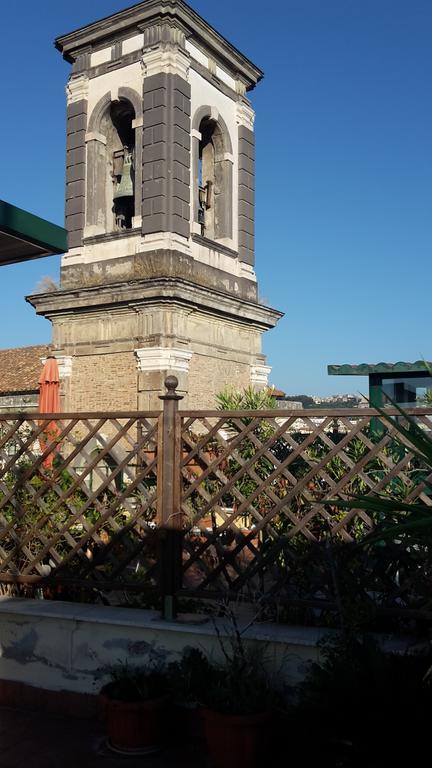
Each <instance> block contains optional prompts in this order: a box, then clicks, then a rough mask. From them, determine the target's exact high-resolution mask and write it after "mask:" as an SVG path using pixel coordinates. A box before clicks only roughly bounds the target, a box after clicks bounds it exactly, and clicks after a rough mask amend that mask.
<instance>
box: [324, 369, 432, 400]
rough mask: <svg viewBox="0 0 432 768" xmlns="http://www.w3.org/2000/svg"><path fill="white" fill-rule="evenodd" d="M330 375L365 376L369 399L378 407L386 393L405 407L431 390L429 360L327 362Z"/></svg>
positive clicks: (431, 371) (431, 377) (431, 374)
mask: <svg viewBox="0 0 432 768" xmlns="http://www.w3.org/2000/svg"><path fill="white" fill-rule="evenodd" d="M327 373H328V374H329V375H330V376H368V378H369V402H370V404H371V406H373V407H374V406H378V407H382V406H383V405H385V403H386V395H387V396H389V397H391V399H392V400H393V401H394V402H396V403H398V404H400V405H405V406H407V407H409V406H414V405H416V404H419V402H420V404H421V396H422V394H421V393H422V392H423V390H424V391H426V390H427V389H432V362H427V361H426V360H416V361H415V362H414V363H405V362H398V363H373V364H370V363H359V364H358V365H349V364H344V365H329V366H327Z"/></svg>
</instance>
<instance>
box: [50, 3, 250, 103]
mask: <svg viewBox="0 0 432 768" xmlns="http://www.w3.org/2000/svg"><path fill="white" fill-rule="evenodd" d="M155 21H161V22H167V21H171V22H173V23H175V24H177V25H179V27H180V28H181V29H182V30H185V31H186V33H188V36H190V37H191V38H193V39H195V40H197V41H199V42H200V44H201V45H203V46H204V47H205V48H206V50H208V51H209V53H210V54H211V55H212V56H213V57H214V58H215V59H218V60H220V61H221V62H223V63H224V64H225V66H226V67H227V68H228V69H229V71H231V72H233V73H234V74H235V75H237V76H239V77H240V78H241V79H242V80H243V81H244V82H245V84H246V88H247V90H251V89H252V88H254V86H255V85H256V84H257V82H259V80H261V78H262V76H263V72H262V71H261V70H260V69H259V68H258V67H257V66H255V64H253V63H252V62H251V61H250V60H249V59H248V58H246V56H244V55H243V54H242V53H240V51H238V50H237V48H235V47H234V46H233V45H231V43H229V42H228V40H226V39H225V38H224V37H223V36H222V35H220V34H219V33H218V32H217V31H216V30H215V29H214V28H213V27H211V26H210V25H209V24H208V23H207V22H206V21H205V20H204V19H203V18H202V17H201V16H199V15H198V14H197V13H196V12H195V11H194V10H192V8H190V7H189V6H188V5H187V4H186V3H185V2H184V1H183V0H147V1H146V2H144V3H139V4H138V5H134V6H133V7H132V8H126V9H125V10H123V11H120V12H119V13H114V14H112V15H111V16H107V17H105V18H103V19H100V20H99V21H96V22H94V23H93V24H89V25H87V26H86V27H81V28H80V29H77V30H74V31H73V32H70V33H68V34H66V35H61V36H60V37H58V38H57V39H56V40H55V46H56V48H57V49H58V50H59V51H60V52H61V53H62V54H63V57H64V58H65V59H66V60H67V61H69V62H74V61H75V59H76V53H77V50H78V49H81V50H82V48H83V47H84V46H89V45H91V46H98V45H99V44H100V43H101V42H102V41H103V40H104V39H106V40H108V39H112V37H113V35H116V34H118V35H121V36H122V37H124V34H125V32H126V31H127V30H129V31H130V33H131V35H133V34H134V32H136V31H139V30H142V29H143V28H145V27H146V26H148V24H151V23H154V22H155Z"/></svg>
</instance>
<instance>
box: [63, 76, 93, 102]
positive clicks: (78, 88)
mask: <svg viewBox="0 0 432 768" xmlns="http://www.w3.org/2000/svg"><path fill="white" fill-rule="evenodd" d="M88 91H89V79H88V77H87V75H78V76H72V77H71V78H70V80H69V81H68V83H67V85H66V98H67V103H68V104H74V103H75V102H76V101H83V100H86V99H87V98H88Z"/></svg>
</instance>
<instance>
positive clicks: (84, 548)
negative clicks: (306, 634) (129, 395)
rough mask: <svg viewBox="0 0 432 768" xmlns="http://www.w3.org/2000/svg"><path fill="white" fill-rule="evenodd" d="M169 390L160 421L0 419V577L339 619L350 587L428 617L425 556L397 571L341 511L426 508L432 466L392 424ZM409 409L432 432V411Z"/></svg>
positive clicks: (365, 528)
mask: <svg viewBox="0 0 432 768" xmlns="http://www.w3.org/2000/svg"><path fill="white" fill-rule="evenodd" d="M168 389H169V391H168V394H167V395H166V396H164V397H163V398H162V400H163V401H164V402H163V411H161V412H152V413H117V414H94V413H93V414H73V415H64V414H62V415H60V416H59V415H56V416H53V415H51V416H46V417H42V416H39V415H34V414H33V415H25V414H15V415H11V414H9V415H7V416H2V417H0V581H2V582H6V583H10V582H14V583H15V584H19V585H31V584H33V585H34V584H39V583H43V584H51V585H52V584H54V585H60V584H69V585H75V586H76V587H80V588H82V587H86V588H90V589H96V590H102V591H104V592H105V593H109V592H110V591H113V590H119V589H120V590H135V591H142V590H148V591H149V592H151V591H152V590H153V591H154V592H155V593H158V594H159V595H160V594H161V593H162V597H163V598H164V600H165V603H166V605H171V609H172V605H173V600H174V599H175V597H176V596H179V595H180V596H181V595H183V596H193V597H195V598H202V597H205V598H208V599H211V598H220V597H221V596H224V597H238V596H241V597H242V598H244V599H247V600H253V601H255V602H256V601H257V600H258V601H260V602H261V603H262V604H263V605H264V604H265V605H267V606H273V607H274V606H275V605H277V606H285V607H287V606H288V607H291V608H292V607H293V606H294V607H297V608H300V607H301V609H302V610H303V609H304V610H309V611H312V612H313V611H315V610H316V609H318V608H319V610H326V609H328V610H334V609H335V608H336V609H337V608H338V607H339V608H340V603H341V600H343V597H344V594H345V592H347V590H348V591H349V590H351V591H350V594H351V598H354V602H356V601H357V606H360V605H361V606H362V610H363V609H365V607H366V610H368V609H371V606H374V607H375V608H376V606H378V607H379V608H380V609H382V610H383V611H390V612H391V611H393V612H394V611H399V610H411V611H421V610H429V609H430V606H429V602H430V601H429V598H428V594H427V592H428V589H427V587H428V585H429V583H430V573H429V571H428V568H429V565H428V560H427V558H426V561H425V560H423V563H424V562H426V566H425V567H423V569H422V571H421V577H422V578H419V574H420V570H419V566H418V558H419V551H418V550H415V551H411V552H410V551H405V552H404V558H405V560H404V563H403V567H402V570H401V564H400V562H401V561H400V557H399V559H398V557H397V554H398V553H397V552H396V551H395V549H394V548H393V550H392V549H391V548H388V547H387V548H386V549H385V552H384V550H383V551H382V553H381V554H380V555H379V556H376V555H371V553H370V552H369V553H366V552H365V550H364V549H362V548H361V547H359V544H360V543H361V542H362V541H363V539H364V538H365V536H367V534H368V533H369V532H370V531H372V530H373V529H374V527H375V526H376V524H377V523H378V522H380V520H378V519H376V516H375V517H374V516H372V515H370V514H368V513H367V512H365V511H364V510H361V509H357V508H355V507H354V506H353V507H352V508H348V509H341V508H340V507H338V504H337V501H338V500H344V501H346V500H350V499H352V497H353V496H355V495H358V494H362V495H365V494H374V493H380V494H382V495H383V496H384V497H386V498H398V499H404V500H406V501H413V500H416V499H417V500H420V501H421V502H422V503H423V504H424V505H426V506H432V500H431V498H430V496H429V494H428V489H427V486H425V484H424V480H425V479H427V478H428V477H429V475H428V473H429V472H430V467H427V466H423V465H422V462H421V461H419V459H418V458H417V457H416V455H415V452H414V451H413V448H412V445H411V444H410V443H409V441H408V440H407V439H406V438H404V437H403V436H401V435H400V434H399V433H398V431H397V429H396V427H395V426H392V425H389V423H388V422H387V421H386V420H383V419H382V418H381V417H380V416H379V414H378V413H377V412H376V411H374V410H372V409H364V410H359V409H352V410H348V409H343V410H338V411H334V410H332V411H327V410H325V411H322V410H316V411H310V410H307V411H302V412H299V411H285V410H277V411H236V412H228V411H206V412H203V411H190V410H178V404H179V400H181V398H180V397H179V396H177V395H176V393H175V389H174V385H173V383H172V382H171V383H170V385H169V388H168ZM388 413H389V414H391V413H392V411H391V410H389V411H388ZM411 413H412V414H414V415H415V417H416V420H417V422H418V423H419V424H420V425H421V426H422V427H423V428H424V430H425V431H427V432H429V431H430V426H431V418H432V416H431V411H430V410H427V409H413V410H412V411H411ZM394 415H397V412H394ZM53 420H55V425H56V429H55V430H54V431H53V432H52V433H51V434H50V425H52V423H53ZM51 465H52V466H51ZM396 549H397V547H396ZM420 554H423V555H424V554H425V553H420ZM426 554H427V553H426ZM430 571H431V573H432V567H431V569H430ZM422 579H423V580H422ZM429 591H430V590H429ZM171 609H167V611H168V612H169V610H171ZM302 615H303V614H302Z"/></svg>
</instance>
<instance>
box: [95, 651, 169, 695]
mask: <svg viewBox="0 0 432 768" xmlns="http://www.w3.org/2000/svg"><path fill="white" fill-rule="evenodd" d="M103 672H104V673H105V674H108V676H109V678H110V679H109V682H107V683H105V685H103V686H102V688H101V694H102V695H104V696H107V697H108V698H110V699H116V700H118V701H147V700H148V699H154V698H158V697H159V696H163V695H165V694H166V693H167V691H168V677H167V674H166V671H165V670H164V669H163V668H162V666H161V665H160V664H151V665H149V667H143V666H130V665H129V664H128V662H127V661H125V662H119V663H118V664H115V665H114V666H111V667H108V668H106V669H105V670H103Z"/></svg>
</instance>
